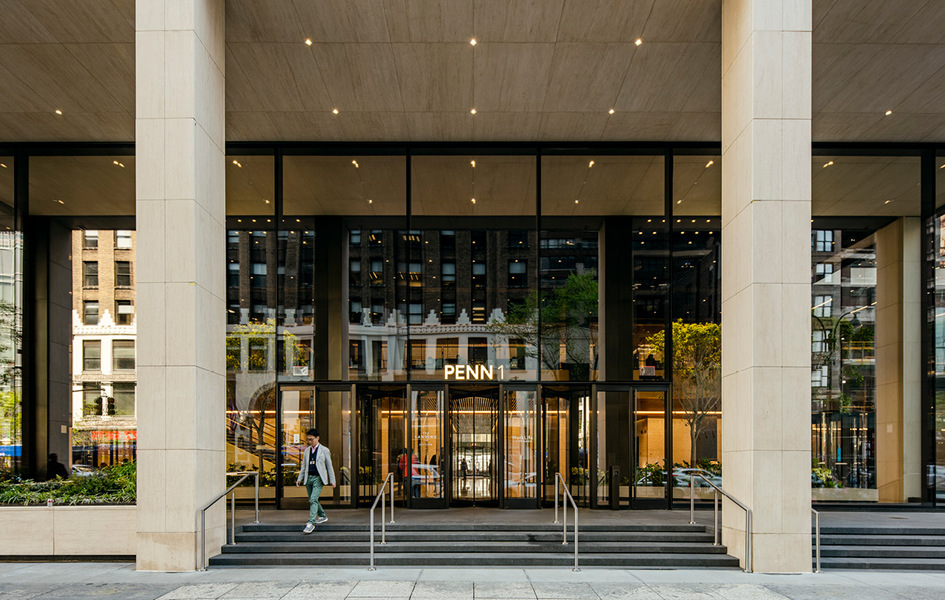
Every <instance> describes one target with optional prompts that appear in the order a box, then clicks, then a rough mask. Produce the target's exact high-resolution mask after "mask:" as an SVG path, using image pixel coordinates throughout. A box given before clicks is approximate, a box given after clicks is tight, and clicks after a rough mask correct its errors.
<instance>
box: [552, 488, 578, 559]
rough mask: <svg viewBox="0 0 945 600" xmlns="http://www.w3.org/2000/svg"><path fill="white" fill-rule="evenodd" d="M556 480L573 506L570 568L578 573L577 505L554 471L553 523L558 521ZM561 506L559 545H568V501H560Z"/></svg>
mask: <svg viewBox="0 0 945 600" xmlns="http://www.w3.org/2000/svg"><path fill="white" fill-rule="evenodd" d="M558 480H561V487H562V488H564V497H565V498H566V499H568V500H570V501H571V506H573V507H574V568H573V569H571V570H572V571H573V572H575V573H578V572H580V570H581V569H579V568H578V507H577V503H576V502H574V497H573V496H572V495H571V492H570V490H568V484H567V482H566V481H565V480H564V477H562V476H561V473H555V523H556V524H557V523H558ZM561 506H563V507H564V515H563V518H562V519H561V529H562V534H563V535H562V540H561V545H562V546H567V545H568V503H567V502H565V501H563V500H562V501H561Z"/></svg>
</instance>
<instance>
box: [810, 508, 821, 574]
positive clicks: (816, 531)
mask: <svg viewBox="0 0 945 600" xmlns="http://www.w3.org/2000/svg"><path fill="white" fill-rule="evenodd" d="M810 512H811V513H812V514H813V515H814V540H815V544H814V547H815V548H816V551H817V567H816V568H815V569H814V573H820V513H819V512H817V511H816V510H814V509H813V508H811V509H810Z"/></svg>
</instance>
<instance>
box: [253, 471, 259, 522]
mask: <svg viewBox="0 0 945 600" xmlns="http://www.w3.org/2000/svg"><path fill="white" fill-rule="evenodd" d="M255 479H256V520H255V521H253V523H259V471H256V477H255Z"/></svg>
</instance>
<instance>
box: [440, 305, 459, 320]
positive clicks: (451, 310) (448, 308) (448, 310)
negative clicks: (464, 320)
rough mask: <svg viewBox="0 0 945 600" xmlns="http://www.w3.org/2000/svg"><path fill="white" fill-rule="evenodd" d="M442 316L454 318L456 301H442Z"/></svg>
mask: <svg viewBox="0 0 945 600" xmlns="http://www.w3.org/2000/svg"><path fill="white" fill-rule="evenodd" d="M441 312H442V313H443V317H444V318H456V303H455V302H444V303H443V308H442V311H441Z"/></svg>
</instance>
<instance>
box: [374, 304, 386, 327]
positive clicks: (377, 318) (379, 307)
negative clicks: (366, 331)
mask: <svg viewBox="0 0 945 600" xmlns="http://www.w3.org/2000/svg"><path fill="white" fill-rule="evenodd" d="M383 320H384V305H383V304H380V303H378V302H375V303H373V304H371V324H372V325H380V324H381V322H382V321H383Z"/></svg>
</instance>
